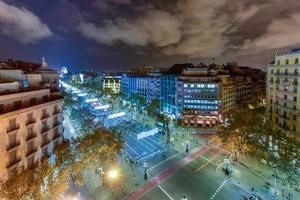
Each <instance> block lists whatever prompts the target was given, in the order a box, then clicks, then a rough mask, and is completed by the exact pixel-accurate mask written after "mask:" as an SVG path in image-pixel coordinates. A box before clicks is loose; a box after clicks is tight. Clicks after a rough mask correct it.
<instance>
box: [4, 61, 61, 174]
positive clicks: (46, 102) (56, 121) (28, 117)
mask: <svg viewBox="0 0 300 200" xmlns="http://www.w3.org/2000/svg"><path fill="white" fill-rule="evenodd" d="M37 69H38V68H37ZM37 69H35V71H33V72H31V73H29V72H27V71H24V70H23V69H22V68H21V66H20V67H19V68H16V66H14V65H12V66H10V65H9V64H7V63H0V80H1V82H0V88H1V96H0V121H1V123H0V135H1V141H0V154H1V161H0V179H8V178H11V177H13V176H15V175H16V174H17V171H18V169H19V168H21V167H25V168H28V167H31V166H33V164H34V163H36V162H39V161H40V159H41V158H42V157H44V156H47V157H49V156H51V155H52V154H53V150H54V148H55V147H56V146H57V145H59V144H61V143H62V142H63V127H62V121H63V116H62V97H61V95H60V93H59V92H57V88H56V89H54V88H51V86H50V85H48V86H47V85H45V84H43V78H42V77H43V75H42V74H38V73H37ZM20 71H21V72H22V73H21V74H20ZM21 75H22V76H21ZM57 76H58V74H57ZM20 77H21V79H20ZM33 80H34V81H33ZM38 81H40V82H39V84H38ZM36 83H37V84H36ZM53 89H54V90H53ZM53 91H55V92H53Z"/></svg>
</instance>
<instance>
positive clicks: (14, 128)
mask: <svg viewBox="0 0 300 200" xmlns="http://www.w3.org/2000/svg"><path fill="white" fill-rule="evenodd" d="M19 129H20V125H19V124H17V125H15V126H12V127H8V128H7V130H6V132H7V133H11V132H14V131H17V130H19Z"/></svg>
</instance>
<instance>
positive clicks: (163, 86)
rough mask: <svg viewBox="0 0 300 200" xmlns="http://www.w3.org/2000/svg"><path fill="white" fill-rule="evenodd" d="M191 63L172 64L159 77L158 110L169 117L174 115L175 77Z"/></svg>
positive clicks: (190, 65)
mask: <svg viewBox="0 0 300 200" xmlns="http://www.w3.org/2000/svg"><path fill="white" fill-rule="evenodd" d="M188 67H194V65H193V64H192V63H184V64H174V65H173V66H172V67H170V68H169V69H167V70H166V71H165V72H163V73H162V75H161V78H160V110H161V111H162V112H163V113H165V114H167V115H169V116H170V117H171V118H175V117H176V110H177V109H176V82H177V77H178V76H180V74H181V73H182V72H183V70H184V69H186V68H188Z"/></svg>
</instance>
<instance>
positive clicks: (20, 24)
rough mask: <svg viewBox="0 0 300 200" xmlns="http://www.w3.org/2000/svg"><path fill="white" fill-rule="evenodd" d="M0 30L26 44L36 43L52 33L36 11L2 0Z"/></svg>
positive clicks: (0, 4)
mask: <svg viewBox="0 0 300 200" xmlns="http://www.w3.org/2000/svg"><path fill="white" fill-rule="evenodd" d="M0 31H1V33H2V34H3V35H6V36H9V37H12V38H14V39H16V40H18V41H19V42H21V43H24V44H28V43H35V42H37V41H39V40H41V39H43V38H46V37H49V36H51V35H52V32H51V30H50V29H49V27H48V26H47V25H46V24H44V23H43V22H42V21H41V20H40V18H39V17H38V16H36V15H35V14H34V13H32V12H30V11H29V10H27V9H25V8H24V7H16V6H14V5H10V4H8V3H5V2H4V1H1V0H0Z"/></svg>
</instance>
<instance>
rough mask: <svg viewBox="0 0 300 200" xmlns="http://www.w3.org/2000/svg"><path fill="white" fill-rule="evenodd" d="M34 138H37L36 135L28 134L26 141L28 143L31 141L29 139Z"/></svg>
mask: <svg viewBox="0 0 300 200" xmlns="http://www.w3.org/2000/svg"><path fill="white" fill-rule="evenodd" d="M36 136H37V134H36V133H32V134H30V135H27V137H26V141H29V140H31V139H33V138H36Z"/></svg>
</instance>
